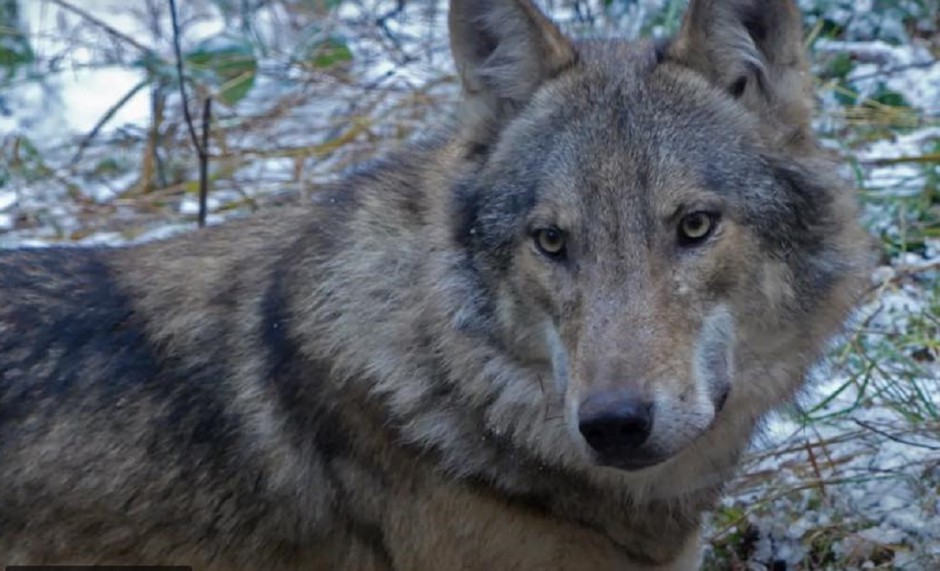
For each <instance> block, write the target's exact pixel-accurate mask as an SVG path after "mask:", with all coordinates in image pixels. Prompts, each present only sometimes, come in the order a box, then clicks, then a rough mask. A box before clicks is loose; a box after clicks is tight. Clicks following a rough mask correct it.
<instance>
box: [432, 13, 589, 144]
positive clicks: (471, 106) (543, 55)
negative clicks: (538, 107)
mask: <svg viewBox="0 0 940 571" xmlns="http://www.w3.org/2000/svg"><path fill="white" fill-rule="evenodd" d="M449 25H450V47H451V52H452V53H453V56H454V63H455V64H456V66H457V72H458V73H459V74H460V80H461V83H462V85H463V91H464V102H463V104H462V108H461V109H460V111H461V121H462V122H463V125H462V127H463V129H464V133H465V136H466V137H468V138H469V139H470V142H471V143H472V144H474V145H478V146H480V145H482V146H486V145H488V144H489V143H490V142H492V140H493V138H494V137H495V135H496V134H497V133H498V132H499V130H500V129H501V128H502V127H503V126H504V125H505V123H506V122H508V121H509V120H510V119H511V118H512V117H513V116H514V115H515V114H516V113H517V112H518V110H519V109H520V108H521V107H522V106H524V105H525V104H526V103H527V102H528V101H529V99H530V98H531V97H532V95H533V94H534V93H535V92H536V91H537V90H538V88H539V86H540V85H542V83H543V82H545V81H547V80H549V79H551V78H553V77H556V76H557V75H558V74H559V73H561V72H562V71H563V70H564V69H566V68H568V67H570V66H571V65H572V64H573V63H574V62H575V60H576V59H577V56H576V52H575V50H574V47H573V46H572V45H571V42H570V41H569V40H568V39H567V38H566V37H565V36H564V34H562V33H561V31H560V30H559V29H558V28H557V27H556V26H555V24H553V23H552V22H551V21H550V20H549V19H548V18H547V17H546V16H545V15H544V14H542V12H540V11H539V9H538V8H537V7H536V6H535V5H534V4H533V3H532V2H531V1H530V0H450V16H449Z"/></svg>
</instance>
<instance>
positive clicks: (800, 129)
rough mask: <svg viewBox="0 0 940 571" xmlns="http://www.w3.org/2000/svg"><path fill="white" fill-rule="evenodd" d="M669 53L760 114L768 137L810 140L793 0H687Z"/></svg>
mask: <svg viewBox="0 0 940 571" xmlns="http://www.w3.org/2000/svg"><path fill="white" fill-rule="evenodd" d="M668 54H669V57H670V58H671V59H673V60H677V61H679V62H680V63H682V64H684V65H686V66H687V67H690V68H692V69H694V70H696V71H698V72H699V73H701V74H702V75H704V76H705V77H706V78H707V79H709V80H710V81H711V82H712V83H714V84H716V85H717V86H718V87H720V88H722V89H724V90H726V91H727V92H728V93H730V94H731V95H732V96H734V97H735V98H737V99H738V100H739V101H741V102H742V103H743V104H744V105H745V106H746V107H748V108H750V109H751V110H752V111H753V112H755V113H757V114H758V115H760V117H761V120H762V123H763V125H764V126H765V129H763V131H764V132H765V133H766V134H773V140H772V141H768V142H769V143H771V144H773V145H775V146H776V145H784V146H788V145H793V144H796V145H799V144H800V143H804V142H806V141H808V140H811V135H810V125H809V119H810V112H811V110H812V102H813V99H812V85H811V83H810V79H809V74H808V73H807V64H806V55H805V49H804V46H803V30H802V21H801V18H800V12H799V9H798V8H797V6H796V4H795V2H794V0H691V2H690V3H689V8H688V11H687V12H686V15H685V20H684V21H683V23H682V28H681V30H680V31H679V34H678V35H677V36H676V38H675V40H674V41H673V43H672V44H671V46H670V48H669V52H668Z"/></svg>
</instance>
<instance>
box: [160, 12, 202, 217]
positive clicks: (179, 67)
mask: <svg viewBox="0 0 940 571" xmlns="http://www.w3.org/2000/svg"><path fill="white" fill-rule="evenodd" d="M170 18H171V20H172V21H173V51H174V52H175V54H176V75H177V76H178V78H179V84H180V97H182V99H183V101H182V103H183V118H184V119H185V120H186V127H187V128H188V129H189V136H190V138H191V139H192V141H193V147H195V148H196V154H197V155H199V227H200V228H201V227H203V226H205V225H206V203H207V197H208V194H209V113H210V111H211V110H212V98H211V97H208V98H206V102H205V107H204V110H203V117H202V144H199V137H198V136H197V135H196V127H195V125H193V117H192V115H190V113H189V102H188V100H187V98H186V82H185V81H184V79H183V53H182V51H181V50H180V27H179V21H178V18H177V16H176V0H170Z"/></svg>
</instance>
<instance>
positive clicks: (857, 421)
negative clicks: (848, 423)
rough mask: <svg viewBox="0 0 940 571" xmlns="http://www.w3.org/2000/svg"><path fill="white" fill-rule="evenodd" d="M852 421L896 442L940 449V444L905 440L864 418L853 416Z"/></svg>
mask: <svg viewBox="0 0 940 571" xmlns="http://www.w3.org/2000/svg"><path fill="white" fill-rule="evenodd" d="M852 421H853V422H854V423H855V424H857V425H859V426H861V427H862V428H867V429H868V430H871V431H872V432H874V433H875V434H880V435H881V436H884V437H885V438H887V439H888V440H893V441H894V442H898V443H900V444H906V445H907V446H914V447H916V448H924V449H927V450H940V446H931V445H930V444H922V443H920V442H914V441H911V440H905V439H904V438H900V437H898V436H895V435H893V434H891V433H889V432H886V431H884V430H881V429H880V428H878V427H877V426H874V425H873V424H871V423H869V422H865V421H863V420H858V419H857V418H853V419H852Z"/></svg>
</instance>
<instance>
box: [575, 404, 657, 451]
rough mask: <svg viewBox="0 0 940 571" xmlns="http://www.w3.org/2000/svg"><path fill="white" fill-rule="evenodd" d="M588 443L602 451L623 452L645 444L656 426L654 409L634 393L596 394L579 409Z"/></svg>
mask: <svg viewBox="0 0 940 571" xmlns="http://www.w3.org/2000/svg"><path fill="white" fill-rule="evenodd" d="M578 416H579V426H578V428H579V429H580V430H581V434H582V436H584V439H585V440H586V441H587V443H588V444H589V445H590V446H591V448H593V449H594V450H596V451H597V452H599V453H601V454H622V453H624V452H629V451H631V450H635V449H637V448H639V447H640V446H642V445H643V444H644V443H645V442H646V441H647V440H648V439H649V436H650V432H651V430H652V426H653V408H652V406H651V405H650V404H648V403H646V402H643V401H642V400H640V399H638V398H635V397H634V396H633V395H631V394H626V393H620V392H612V391H606V392H603V393H598V394H595V395H592V396H591V397H589V398H588V399H587V400H585V401H584V403H582V404H581V407H580V409H579V410H578Z"/></svg>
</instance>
